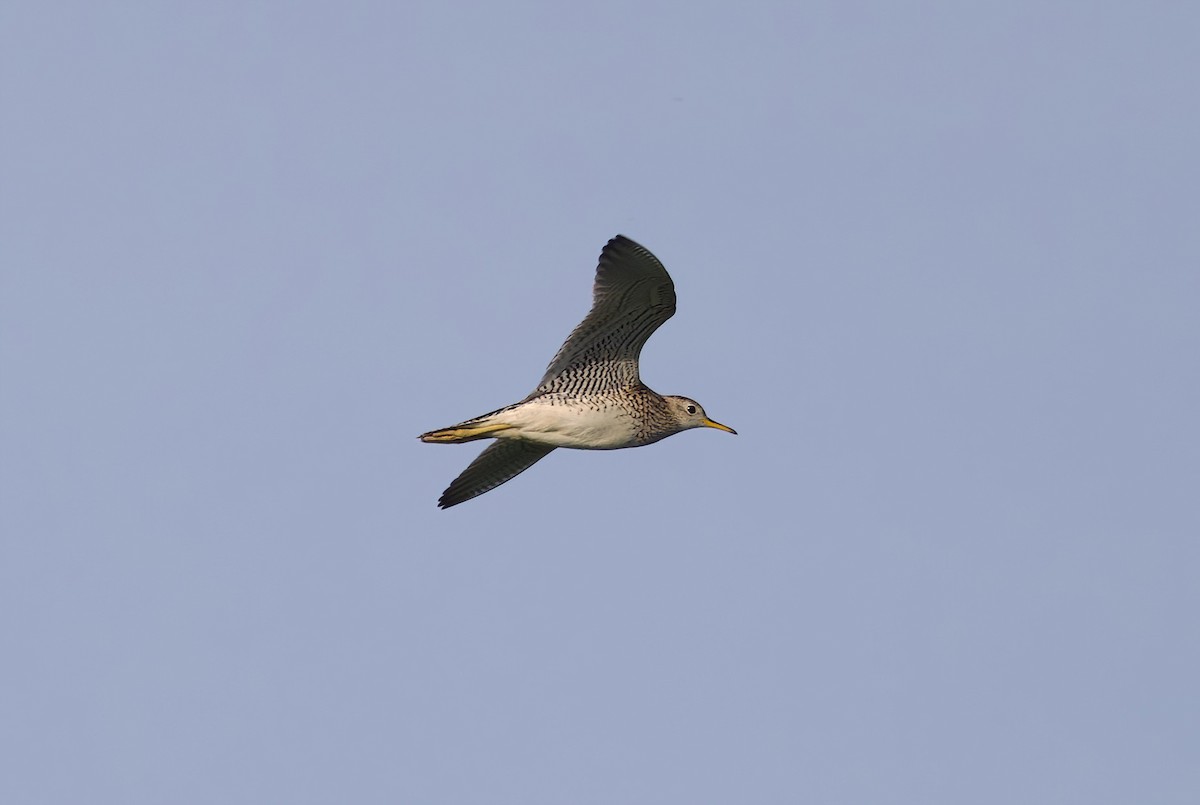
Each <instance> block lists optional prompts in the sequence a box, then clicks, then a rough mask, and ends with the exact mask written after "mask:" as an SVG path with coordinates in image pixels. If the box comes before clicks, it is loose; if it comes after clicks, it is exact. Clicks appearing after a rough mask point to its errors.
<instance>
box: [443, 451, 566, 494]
mask: <svg viewBox="0 0 1200 805" xmlns="http://www.w3.org/2000/svg"><path fill="white" fill-rule="evenodd" d="M553 449H554V448H553V447H549V446H547V445H540V444H534V443H533V442H526V441H524V440H521V439H497V440H496V442H495V444H492V445H490V446H489V447H488V448H487V449H486V450H484V451H483V452H482V453H480V454H479V457H478V458H476V459H475V460H474V461H472V462H471V464H470V466H469V467H467V468H466V469H465V470H463V471H462V474H461V475H459V476H458V477H457V478H455V479H454V482H453V483H452V484H450V486H448V487H447V488H446V491H445V492H443V493H442V496H441V498H439V499H438V506H440V507H442V508H443V509H448V508H450V507H451V506H457V505H458V504H459V503H463V502H464V501H468V500H470V499H471V498H473V497H477V496H478V495H482V494H483V493H484V492H490V491H491V490H493V489H495V488H496V487H498V486H499V485H500V484H502V483H504V482H505V481H511V480H512V479H513V478H516V477H517V476H518V475H520V474H521V473H523V472H525V470H527V469H529V468H530V467H532V466H533V465H534V464H536V463H537V462H538V461H540V460H541V459H543V458H545V457H546V456H547V455H548V454H549V453H550V451H551V450H553Z"/></svg>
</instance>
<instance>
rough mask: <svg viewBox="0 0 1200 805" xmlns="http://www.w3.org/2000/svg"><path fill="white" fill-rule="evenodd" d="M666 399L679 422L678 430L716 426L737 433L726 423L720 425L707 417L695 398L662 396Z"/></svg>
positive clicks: (718, 428)
mask: <svg viewBox="0 0 1200 805" xmlns="http://www.w3.org/2000/svg"><path fill="white" fill-rule="evenodd" d="M663 399H664V400H666V401H667V405H668V406H669V407H670V409H671V413H672V414H673V415H674V418H675V421H676V422H678V423H679V429H680V430H688V429H690V428H716V429H717V430H723V431H725V432H726V433H732V434H733V435H734V436H736V435H737V431H736V430H734V429H733V428H731V427H729V426H728V425H722V424H721V423H720V422H714V421H713V420H711V419H709V418H708V414H706V413H704V408H702V407H701V405H700V403H698V402H696V401H695V400H691V399H688V398H687V397H676V396H673V395H672V396H667V397H664V398H663Z"/></svg>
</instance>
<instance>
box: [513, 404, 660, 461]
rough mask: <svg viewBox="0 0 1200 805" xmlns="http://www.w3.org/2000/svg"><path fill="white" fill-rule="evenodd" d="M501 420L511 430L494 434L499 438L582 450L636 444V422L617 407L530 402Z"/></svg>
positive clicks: (612, 448)
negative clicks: (508, 425)
mask: <svg viewBox="0 0 1200 805" xmlns="http://www.w3.org/2000/svg"><path fill="white" fill-rule="evenodd" d="M503 420H504V422H506V423H508V424H510V425H512V426H513V427H512V429H511V430H505V431H499V432H497V433H496V436H497V437H498V438H501V439H505V438H507V439H525V440H526V441H530V442H536V443H538V444H545V445H550V446H553V447H575V448H579V449H583V450H614V449H616V448H619V447H632V446H633V445H634V444H636V443H637V442H636V436H637V422H636V421H634V419H633V417H631V416H630V415H629V413H628V412H626V411H624V410H622V409H620V408H609V407H603V406H598V405H597V406H589V405H584V404H581V405H573V404H571V405H564V404H558V405H553V404H549V403H539V402H537V401H532V402H529V403H526V404H525V405H520V406H517V407H516V408H513V409H509V410H508V411H505V412H504V415H503Z"/></svg>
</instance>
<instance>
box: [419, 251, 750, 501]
mask: <svg viewBox="0 0 1200 805" xmlns="http://www.w3.org/2000/svg"><path fill="white" fill-rule="evenodd" d="M674 313H675V286H674V284H673V283H672V282H671V277H670V275H668V274H667V270H666V269H665V268H663V265H662V263H660V262H659V261H658V258H656V257H655V256H654V255H653V254H651V253H650V252H649V251H648V250H647V249H645V248H643V247H642V246H639V245H638V244H637V243H634V242H633V241H632V240H630V239H629V238H626V237H624V236H622V235H618V236H617V237H615V238H613V239H612V240H610V241H609V242H608V245H606V246H605V247H604V250H603V251H602V252H601V254H600V264H599V266H598V267H597V268H596V282H595V285H594V287H593V292H592V309H591V311H590V312H589V313H588V315H587V316H586V317H585V318H584V320H583V321H582V322H580V324H579V326H578V327H576V328H575V330H574V331H573V332H572V333H571V335H570V337H569V338H567V340H566V343H564V344H563V345H562V347H561V348H560V349H559V350H558V354H557V355H555V356H554V359H553V360H552V361H550V365H549V366H548V367H547V368H546V374H545V375H544V376H543V377H542V380H541V382H540V383H539V384H538V386H537V388H536V389H534V390H533V392H532V393H531V394H530V395H529V396H528V397H526V398H525V399H523V400H521V401H520V402H518V403H515V404H513V405H509V406H505V407H504V408H501V409H499V410H496V411H492V412H491V413H488V414H484V415H483V416H479V417H475V418H474V419H468V420H467V421H465V422H460V423H459V424H457V425H455V426H453V427H450V428H442V429H441V430H435V431H431V432H429V433H425V434H422V435H421V437H420V438H421V440H422V441H425V442H443V443H445V442H452V443H456V442H469V441H474V440H476V439H487V438H495V439H496V442H495V444H492V445H491V446H490V447H488V448H487V449H486V450H484V451H483V452H482V453H480V454H479V456H478V458H476V459H475V460H474V461H473V462H471V464H470V466H468V467H467V468H466V469H465V470H464V471H463V472H462V474H461V475H459V476H458V478H456V479H455V480H454V482H453V483H452V484H450V486H449V487H448V488H447V489H446V491H445V492H444V493H443V494H442V497H441V499H440V500H439V501H438V505H439V506H441V507H442V508H447V507H449V506H454V505H456V504H458V503H462V502H463V501H466V500H470V499H471V498H473V497H475V496H477V495H482V494H483V493H484V492H487V491H490V490H492V489H495V488H496V487H497V486H499V485H500V484H502V483H504V482H505V481H508V480H511V479H512V478H514V477H516V476H517V475H518V474H520V473H522V472H524V471H525V470H527V469H528V468H529V467H531V466H533V464H534V463H536V462H537V461H539V460H540V459H542V458H543V457H545V456H546V455H547V454H548V453H550V451H552V450H553V449H554V448H556V447H572V448H578V449H585V450H615V449H619V448H623V447H639V446H641V445H644V444H651V443H652V442H657V441H659V440H660V439H664V438H666V437H667V436H670V435H672V434H675V433H679V432H680V431H683V430H687V429H689V428H700V427H709V428H717V429H719V430H724V431H728V432H729V433H735V432H736V431H734V430H733V429H732V428H729V427H726V426H725V425H722V424H720V423H718V422H714V421H713V420H711V419H709V418H708V417H707V416H706V415H705V413H704V409H703V408H701V407H700V404H699V403H697V402H696V401H694V400H690V399H688V398H686V397H675V396H662V395H659V394H656V393H655V392H653V391H651V390H650V389H649V388H647V387H646V386H645V384H643V383H642V381H641V377H640V376H639V373H638V357H639V356H640V355H641V352H642V347H643V346H644V345H645V343H646V339H648V338H649V337H650V335H651V334H652V333H653V332H654V331H655V330H657V329H658V328H659V327H660V326H661V325H662V323H663V322H665V321H666V320H667V319H669V318H671V316H672V315H674Z"/></svg>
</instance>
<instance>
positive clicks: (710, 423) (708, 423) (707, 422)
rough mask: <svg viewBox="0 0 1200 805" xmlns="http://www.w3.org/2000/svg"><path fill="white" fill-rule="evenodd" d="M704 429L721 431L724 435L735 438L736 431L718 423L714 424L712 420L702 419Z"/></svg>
mask: <svg viewBox="0 0 1200 805" xmlns="http://www.w3.org/2000/svg"><path fill="white" fill-rule="evenodd" d="M704 427H706V428H716V429H717V430H723V431H725V432H726V433H732V434H733V435H734V436H737V431H736V430H734V429H733V428H731V427H729V426H728V425H722V424H721V423H720V422H714V421H713V420H711V419H708V418H707V417H705V419H704Z"/></svg>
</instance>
